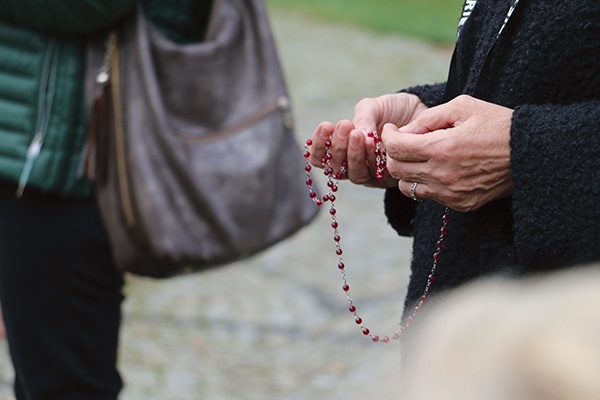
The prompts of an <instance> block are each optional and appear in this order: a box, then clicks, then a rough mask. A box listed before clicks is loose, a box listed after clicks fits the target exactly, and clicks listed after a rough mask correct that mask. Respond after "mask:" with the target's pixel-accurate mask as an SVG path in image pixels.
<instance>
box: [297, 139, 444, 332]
mask: <svg viewBox="0 0 600 400" xmlns="http://www.w3.org/2000/svg"><path fill="white" fill-rule="evenodd" d="M368 136H369V137H370V138H372V139H373V141H374V143H375V150H374V153H375V168H376V171H375V177H376V178H377V180H378V181H382V180H383V178H384V176H385V166H386V159H387V157H386V152H385V149H382V148H381V138H380V137H379V135H378V134H377V132H376V131H373V132H370V133H369V134H368ZM311 146H312V140H310V139H308V140H307V141H306V143H305V145H304V159H305V161H306V165H305V167H304V170H305V172H306V185H307V187H308V191H309V196H310V198H311V199H312V200H313V202H314V203H315V204H316V205H317V206H319V207H321V206H323V205H324V204H325V203H327V202H329V205H330V206H329V214H330V216H331V227H332V228H333V240H334V243H335V254H336V255H337V259H338V265H337V266H338V269H339V271H340V273H341V276H342V284H343V285H342V290H343V291H344V293H345V294H346V298H347V300H348V305H349V307H348V309H349V311H350V313H352V315H353V316H354V322H356V324H357V325H358V326H359V327H360V329H361V330H362V333H363V335H365V336H367V337H369V338H370V339H371V340H372V341H373V342H376V343H379V342H381V343H389V342H390V341H391V340H398V339H399V338H400V335H401V334H402V333H404V332H405V331H406V329H407V328H408V327H409V326H410V325H411V324H412V322H413V320H414V318H415V316H416V315H417V314H418V313H419V311H420V310H421V308H422V307H423V304H425V302H426V301H427V299H428V297H429V292H430V290H431V286H432V284H433V282H434V281H435V278H436V275H435V273H436V270H437V266H438V261H439V260H440V254H441V251H442V248H443V247H444V240H445V238H446V233H447V225H448V222H449V221H450V217H449V209H448V207H446V209H445V210H444V215H443V218H442V227H441V228H440V236H439V238H438V240H437V242H436V249H435V252H434V253H433V262H432V266H431V270H430V273H429V276H428V277H427V283H426V284H425V288H424V290H423V294H422V295H421V297H420V299H419V301H418V302H417V304H416V306H415V307H414V308H413V310H412V312H411V314H410V315H409V316H408V317H407V319H406V321H405V322H404V323H401V324H400V330H399V331H398V332H395V333H393V334H392V335H391V336H383V337H380V336H379V335H375V334H373V333H372V332H371V330H370V329H369V328H367V327H366V326H365V325H364V323H363V318H362V317H361V316H360V315H359V314H358V311H357V307H356V306H355V305H354V301H353V300H352V296H351V295H350V285H349V284H348V279H347V276H346V264H345V263H344V260H343V258H342V254H343V250H342V247H341V245H340V241H341V235H340V232H339V222H338V219H337V209H336V207H335V201H336V193H337V192H338V190H339V181H340V180H341V179H343V178H344V176H345V175H346V173H347V171H348V163H347V161H343V162H342V164H341V167H340V170H339V171H337V172H336V171H334V170H333V168H332V167H331V160H332V159H333V155H332V154H331V137H330V138H329V140H327V141H326V142H325V155H324V156H323V158H322V159H321V165H322V167H323V170H324V174H325V176H326V177H327V187H328V191H327V193H325V194H324V195H323V196H322V197H321V198H319V196H318V194H317V192H316V191H315V190H314V187H313V180H312V177H311V171H312V166H311V165H310V162H309V161H308V160H309V158H310V151H309V148H310V147H311Z"/></svg>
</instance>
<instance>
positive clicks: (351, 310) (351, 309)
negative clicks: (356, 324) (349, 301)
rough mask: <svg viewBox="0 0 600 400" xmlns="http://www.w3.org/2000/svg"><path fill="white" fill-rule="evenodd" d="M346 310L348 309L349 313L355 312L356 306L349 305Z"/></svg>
mask: <svg viewBox="0 0 600 400" xmlns="http://www.w3.org/2000/svg"><path fill="white" fill-rule="evenodd" d="M348 310H349V311H350V312H351V313H355V312H356V307H354V305H351V306H350V307H349V308H348Z"/></svg>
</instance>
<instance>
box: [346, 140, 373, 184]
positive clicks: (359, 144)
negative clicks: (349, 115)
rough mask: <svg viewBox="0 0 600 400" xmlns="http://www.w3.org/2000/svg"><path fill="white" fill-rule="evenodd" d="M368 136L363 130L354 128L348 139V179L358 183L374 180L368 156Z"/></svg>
mask: <svg viewBox="0 0 600 400" xmlns="http://www.w3.org/2000/svg"><path fill="white" fill-rule="evenodd" d="M368 153H369V152H368V151H367V143H366V137H365V135H364V134H363V133H362V132H359V131H358V130H353V131H351V132H350V138H349V141H348V179H350V181H351V182H353V183H356V184H366V183H368V182H369V181H371V180H372V173H371V170H370V168H369V164H370V162H369V160H368V157H367V154H368Z"/></svg>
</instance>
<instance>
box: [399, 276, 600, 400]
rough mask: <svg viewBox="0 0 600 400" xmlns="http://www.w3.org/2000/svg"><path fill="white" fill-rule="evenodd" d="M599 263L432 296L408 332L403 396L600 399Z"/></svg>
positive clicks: (423, 399) (415, 399)
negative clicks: (431, 299) (435, 297)
mask: <svg viewBox="0 0 600 400" xmlns="http://www.w3.org/2000/svg"><path fill="white" fill-rule="evenodd" d="M598 267H599V265H596V266H590V267H587V268H577V269H573V270H569V271H562V272H557V273H552V274H550V275H547V276H543V277H540V276H536V277H532V278H528V279H523V280H509V279H500V278H494V279H486V280H481V281H479V282H475V283H473V284H470V285H468V286H465V287H463V288H460V289H457V290H455V291H453V292H450V293H448V294H447V295H444V296H443V298H440V299H436V300H433V301H432V302H431V303H429V304H427V306H426V309H425V310H423V312H422V314H420V315H419V316H418V317H417V318H418V319H416V320H415V322H414V324H413V325H412V326H411V328H410V329H409V332H408V333H407V335H406V336H405V338H404V339H405V342H404V344H403V374H402V378H401V392H402V397H401V398H402V399H406V400H471V399H472V400H599V399H600V268H598Z"/></svg>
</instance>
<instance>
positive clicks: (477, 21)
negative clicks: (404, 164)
mask: <svg viewBox="0 0 600 400" xmlns="http://www.w3.org/2000/svg"><path fill="white" fill-rule="evenodd" d="M471 3H472V2H471ZM512 3H513V1H512V0H479V1H478V2H477V4H476V6H475V8H474V9H473V10H472V13H471V15H470V16H469V17H468V19H467V20H466V23H465V24H464V26H463V27H462V30H461V32H460V35H459V38H458V40H457V44H456V56H457V57H456V66H457V69H456V71H457V75H456V76H457V81H458V90H459V93H466V94H471V95H473V94H474V93H475V88H476V87H477V93H476V97H478V98H481V99H483V100H486V101H489V102H492V103H495V104H499V105H502V106H506V107H509V108H511V109H514V113H513V118H512V125H511V142H510V145H511V170H512V172H511V173H512V180H513V184H514V191H513V194H512V196H510V197H507V198H503V199H500V200H496V201H493V202H490V203H488V204H486V205H485V206H483V207H482V208H480V209H478V210H476V211H473V212H468V213H459V212H456V211H451V218H452V220H451V221H450V223H449V224H448V233H447V237H446V242H445V247H444V248H443V250H442V254H441V259H440V261H439V264H438V267H437V279H436V280H435V281H434V283H433V285H432V287H431V293H432V294H435V293H439V292H440V291H442V290H443V289H448V288H451V287H455V286H457V285H460V284H462V283H464V282H467V281H469V280H472V279H474V278H477V277H480V276H484V275H490V274H495V273H508V274H511V275H514V274H518V275H521V274H528V273H532V272H536V271H541V270H550V269H555V268H564V267H568V266H572V265H577V264H583V263H588V262H591V261H597V260H600V172H599V171H600V2H599V1H598V0H579V1H576V2H573V1H562V0H521V2H520V3H519V5H518V6H517V8H516V10H515V11H514V13H513V15H512V16H511V18H510V19H509V22H508V24H507V25H506V27H505V29H504V30H503V32H502V34H501V35H500V36H499V37H498V39H497V41H496V43H495V46H493V48H492V45H493V43H494V41H495V39H496V36H497V33H498V31H499V30H500V27H501V26H502V23H503V21H504V19H505V17H506V15H507V13H508V10H509V8H510V6H511V4H512ZM490 49H492V50H491V53H490V55H489V68H488V69H487V70H486V71H487V73H486V74H484V75H483V76H482V77H481V79H480V82H479V84H478V85H477V79H478V76H479V72H480V71H481V69H482V65H483V63H484V60H485V58H486V54H487V53H488V51H490ZM444 88H445V83H440V84H434V85H424V86H417V87H413V88H409V89H406V91H408V92H410V93H414V94H416V95H418V96H419V97H420V98H421V100H422V101H423V102H424V103H425V104H427V105H428V106H435V105H438V104H440V103H441V102H442V97H443V93H444ZM384 203H385V211H386V215H387V217H388V221H389V223H390V224H391V226H392V227H393V228H394V229H396V231H398V233H399V234H401V235H411V236H413V237H414V245H413V259H412V263H411V269H412V275H411V280H410V283H409V288H408V295H407V299H406V305H407V306H411V305H412V304H413V303H414V302H415V301H416V300H418V298H419V297H420V296H421V294H422V293H423V289H424V287H425V284H426V282H427V276H428V275H429V272H430V269H431V265H432V254H433V253H434V251H435V248H436V241H437V238H438V236H439V229H440V226H441V223H442V215H443V210H444V208H443V207H442V206H441V205H439V204H437V203H435V202H433V201H424V202H422V203H419V204H418V205H417V204H416V203H415V202H413V201H412V200H411V199H408V198H406V197H405V196H404V195H402V194H401V193H400V192H399V190H398V189H397V188H393V189H387V190H386V194H385V200H384Z"/></svg>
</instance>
